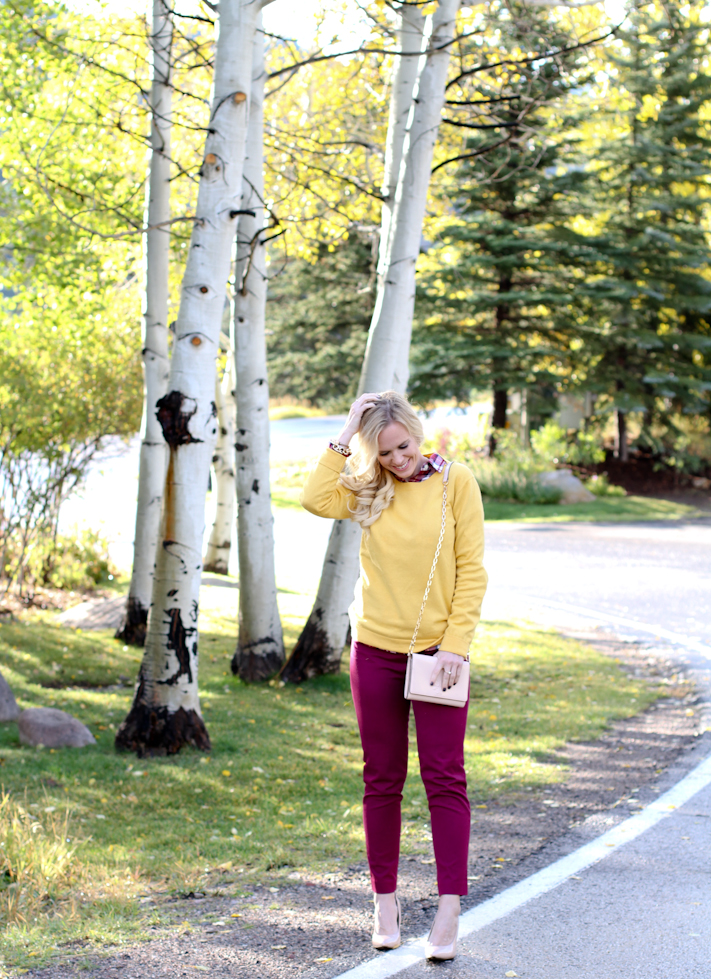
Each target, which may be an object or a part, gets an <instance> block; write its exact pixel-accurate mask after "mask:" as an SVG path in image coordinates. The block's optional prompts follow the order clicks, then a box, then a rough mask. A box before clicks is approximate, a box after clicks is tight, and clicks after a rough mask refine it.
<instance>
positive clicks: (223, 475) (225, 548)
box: [203, 349, 235, 574]
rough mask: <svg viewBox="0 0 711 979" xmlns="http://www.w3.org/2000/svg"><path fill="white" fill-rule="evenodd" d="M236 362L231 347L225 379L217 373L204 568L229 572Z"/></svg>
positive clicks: (218, 571) (233, 468)
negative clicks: (211, 506) (211, 508)
mask: <svg viewBox="0 0 711 979" xmlns="http://www.w3.org/2000/svg"><path fill="white" fill-rule="evenodd" d="M234 376H235V365H234V357H233V354H232V350H231V349H230V350H228V352H227V364H226V365H225V371H224V374H223V375H222V380H220V378H219V377H218V376H215V404H216V406H217V444H216V445H215V454H214V455H213V457H212V472H213V476H214V484H215V485H214V492H215V495H216V497H217V504H216V506H215V520H214V523H213V525H212V530H211V531H210V539H209V540H208V542H207V549H206V551H205V560H204V561H203V570H204V571H212V572H214V573H215V574H227V572H228V569H229V563H230V546H231V543H232V522H233V521H234V516H235V383H234Z"/></svg>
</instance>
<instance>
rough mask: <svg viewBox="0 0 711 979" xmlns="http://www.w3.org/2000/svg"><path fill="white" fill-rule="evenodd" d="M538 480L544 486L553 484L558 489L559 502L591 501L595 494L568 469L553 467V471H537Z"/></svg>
mask: <svg viewBox="0 0 711 979" xmlns="http://www.w3.org/2000/svg"><path fill="white" fill-rule="evenodd" d="M538 481H539V482H540V483H542V484H543V485H544V486H554V487H555V488H556V489H558V490H560V492H561V497H560V502H561V503H592V502H593V500H594V499H595V494H594V493H591V492H590V490H588V489H585V487H584V486H583V484H582V483H581V482H580V480H579V479H578V477H577V476H574V475H573V474H572V472H570V470H569V469H555V470H553V472H547V473H539V474H538Z"/></svg>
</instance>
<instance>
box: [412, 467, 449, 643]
mask: <svg viewBox="0 0 711 979" xmlns="http://www.w3.org/2000/svg"><path fill="white" fill-rule="evenodd" d="M450 466H451V463H449V465H448V466H447V468H446V469H445V471H444V480H443V482H442V527H441V529H440V532H439V540H438V541H437V548H436V550H435V555H434V560H433V561H432V568H431V569H430V576H429V578H428V579H427V587H426V588H425V596H424V598H423V599H422V605H420V614H419V615H418V616H417V623H416V625H415V631H414V632H413V633H412V639H411V640H410V648H409V649H408V651H407V655H408V656H410V655H411V654H412V651H413V648H414V645H415V641H416V639H417V633H418V632H419V631H420V623H421V622H422V613H423V612H424V611H425V605H426V604H427V599H428V597H429V594H430V588H431V587H432V580H433V578H434V573H435V568H436V567H437V561H438V560H439V552H440V551H441V550H442V541H443V540H444V531H445V526H446V523H447V485H448V483H449V467H450Z"/></svg>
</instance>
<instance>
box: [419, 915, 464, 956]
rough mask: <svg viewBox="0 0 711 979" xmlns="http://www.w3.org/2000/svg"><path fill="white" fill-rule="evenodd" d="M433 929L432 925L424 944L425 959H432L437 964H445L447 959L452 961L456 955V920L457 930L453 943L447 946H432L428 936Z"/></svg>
mask: <svg viewBox="0 0 711 979" xmlns="http://www.w3.org/2000/svg"><path fill="white" fill-rule="evenodd" d="M433 929H434V925H432V928H430V934H429V935H428V936H427V941H426V942H425V958H426V959H434V960H435V961H437V962H446V961H447V960H448V959H453V958H454V957H455V955H456V954H457V936H458V935H459V920H457V930H456V931H455V933H454V941H453V942H450V944H449V945H433V944H432V943H431V942H430V935H431V934H432V931H433Z"/></svg>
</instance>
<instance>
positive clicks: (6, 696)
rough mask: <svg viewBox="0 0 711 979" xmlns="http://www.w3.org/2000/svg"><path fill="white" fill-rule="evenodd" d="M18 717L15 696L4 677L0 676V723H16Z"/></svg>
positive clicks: (18, 712)
mask: <svg viewBox="0 0 711 979" xmlns="http://www.w3.org/2000/svg"><path fill="white" fill-rule="evenodd" d="M19 716H20V708H19V707H18V706H17V701H16V700H15V694H14V693H13V692H12V690H11V689H10V685H9V683H8V682H7V680H6V679H5V677H4V676H3V675H2V674H0V722H4V721H16V720H17V718H18V717H19Z"/></svg>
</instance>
